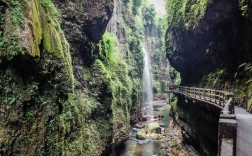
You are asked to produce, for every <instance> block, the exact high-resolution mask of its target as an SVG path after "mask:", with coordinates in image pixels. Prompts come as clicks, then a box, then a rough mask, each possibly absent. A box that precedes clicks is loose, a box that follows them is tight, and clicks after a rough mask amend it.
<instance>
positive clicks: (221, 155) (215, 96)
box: [169, 86, 237, 156]
mask: <svg viewBox="0 0 252 156" xmlns="http://www.w3.org/2000/svg"><path fill="white" fill-rule="evenodd" d="M169 90H170V91H171V92H174V93H178V94H181V95H184V96H185V97H187V98H191V99H193V100H198V101H202V102H205V103H207V104H211V105H214V106H216V107H218V108H220V109H221V110H222V112H221V114H220V119H219V129H218V156H236V133H237V122H236V117H235V112H234V95H233V93H231V92H226V91H221V90H214V89H205V88H195V87H184V86H169Z"/></svg>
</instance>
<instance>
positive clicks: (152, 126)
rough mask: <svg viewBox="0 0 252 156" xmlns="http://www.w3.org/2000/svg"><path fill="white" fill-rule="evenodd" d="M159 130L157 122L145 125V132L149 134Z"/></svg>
mask: <svg viewBox="0 0 252 156" xmlns="http://www.w3.org/2000/svg"><path fill="white" fill-rule="evenodd" d="M158 129H160V126H159V123H158V122H152V123H148V124H147V131H148V132H149V133H151V132H153V131H156V130H158Z"/></svg>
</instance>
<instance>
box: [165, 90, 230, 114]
mask: <svg viewBox="0 0 252 156" xmlns="http://www.w3.org/2000/svg"><path fill="white" fill-rule="evenodd" d="M169 89H170V90H171V91H173V92H175V93H179V94H182V95H184V96H186V97H189V98H192V99H196V100H199V101H203V102H206V103H208V104H212V105H214V106H216V107H218V108H220V109H222V113H223V114H234V104H233V101H234V100H233V96H234V95H233V93H231V92H227V91H222V90H215V89H207V88H196V87H187V86H169Z"/></svg>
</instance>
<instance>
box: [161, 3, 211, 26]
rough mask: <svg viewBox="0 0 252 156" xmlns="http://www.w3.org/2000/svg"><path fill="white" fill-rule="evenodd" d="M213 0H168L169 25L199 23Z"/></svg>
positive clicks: (192, 24)
mask: <svg viewBox="0 0 252 156" xmlns="http://www.w3.org/2000/svg"><path fill="white" fill-rule="evenodd" d="M210 3H211V0H193V1H189V0H181V1H178V0H169V1H167V2H166V10H167V20H168V27H172V26H174V27H176V26H184V27H191V26H194V25H196V24H197V23H198V21H199V20H200V19H201V18H202V17H203V15H204V14H205V12H206V9H207V6H208V5H209V4H210Z"/></svg>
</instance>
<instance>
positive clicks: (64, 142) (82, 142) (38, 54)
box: [0, 0, 142, 155]
mask: <svg viewBox="0 0 252 156" xmlns="http://www.w3.org/2000/svg"><path fill="white" fill-rule="evenodd" d="M115 3H116V2H114V1H112V0H102V1H99V2H97V1H94V0H89V1H75V2H73V1H61V0H53V1H51V0H32V1H28V0H27V1H26V0H25V1H23V0H6V1H5V0H1V1H0V17H1V18H0V79H1V81H0V90H1V91H0V125H1V126H0V155H16V154H21V155H102V154H104V153H106V152H107V151H109V149H111V148H112V146H113V145H117V144H119V143H121V142H122V141H124V140H125V139H126V138H127V136H128V132H129V123H130V110H131V108H132V107H135V106H138V105H139V102H140V100H141V98H140V97H141V96H140V95H141V86H142V84H141V81H140V80H141V77H142V74H141V72H142V71H141V67H142V61H141V60H142V52H141V49H137V48H139V47H138V46H139V45H140V39H138V36H137V35H136V36H134V37H131V36H129V37H128V38H126V36H123V37H122V39H123V40H125V41H126V44H125V46H127V47H128V48H127V50H123V53H121V49H119V48H120V46H119V45H118V37H116V35H115V34H113V33H109V32H106V33H105V31H106V29H107V25H108V22H109V20H110V19H111V17H112V15H113V8H114V6H117V5H116V4H115ZM122 7H125V8H127V9H131V10H133V6H132V5H131V6H129V5H127V3H123V4H122ZM127 9H125V11H127ZM135 14H136V13H134V15H135ZM126 16H127V15H126ZM130 17H131V18H132V19H131V20H132V21H135V18H133V14H130ZM125 19H126V20H128V18H126V17H125ZM125 23H126V24H125V25H124V27H125V28H127V27H130V29H129V30H130V31H136V30H135V26H134V24H133V23H131V22H130V21H128V22H125ZM129 23H130V24H129ZM128 34H131V32H128ZM135 39H136V40H135Z"/></svg>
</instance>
